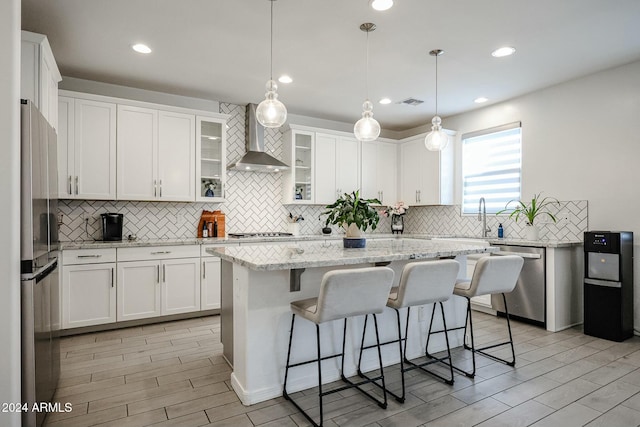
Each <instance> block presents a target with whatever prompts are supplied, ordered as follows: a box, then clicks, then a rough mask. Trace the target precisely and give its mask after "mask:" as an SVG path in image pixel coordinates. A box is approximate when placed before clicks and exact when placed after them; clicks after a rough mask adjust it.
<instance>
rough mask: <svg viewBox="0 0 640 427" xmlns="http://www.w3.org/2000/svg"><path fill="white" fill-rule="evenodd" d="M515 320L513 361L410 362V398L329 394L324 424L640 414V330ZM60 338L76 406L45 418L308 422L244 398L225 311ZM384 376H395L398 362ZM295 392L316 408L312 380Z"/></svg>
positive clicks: (554, 422)
mask: <svg viewBox="0 0 640 427" xmlns="http://www.w3.org/2000/svg"><path fill="white" fill-rule="evenodd" d="M474 319H475V322H474V326H475V329H476V337H477V339H478V340H480V341H482V342H485V343H488V342H493V341H496V340H498V341H500V340H501V339H502V338H504V334H505V333H506V327H505V323H504V322H505V320H504V319H501V318H496V317H493V316H489V315H486V314H482V313H474ZM512 329H513V333H514V339H515V343H516V354H517V363H516V366H515V367H509V366H507V365H504V364H501V363H497V362H493V361H492V360H490V359H487V358H485V357H482V356H479V357H478V358H477V362H478V371H477V375H476V377H475V379H469V378H466V377H464V376H460V375H456V379H455V384H454V385H453V386H448V385H446V384H443V383H442V382H439V381H436V380H435V379H433V378H432V377H430V376H428V375H425V374H423V373H421V372H418V371H412V372H410V373H409V374H408V378H407V391H408V395H407V399H406V401H405V403H404V404H398V403H397V402H395V401H394V400H392V399H391V400H390V401H389V406H388V408H387V409H386V410H383V409H381V408H379V407H378V406H376V405H375V404H374V403H373V402H371V401H370V400H368V399H366V398H365V397H364V396H362V395H361V394H360V393H358V392H357V391H355V390H346V391H342V392H338V393H335V394H331V395H329V396H327V397H326V398H325V409H324V413H325V425H327V426H402V427H410V426H475V425H478V426H482V427H486V426H528V425H533V426H536V427H538V426H540V427H542V426H562V427H570V426H582V425H588V426H638V425H640V337H633V338H632V339H629V340H627V341H625V342H623V343H615V342H612V341H606V340H603V339H598V338H594V337H590V336H587V335H584V334H583V333H582V330H581V328H574V329H569V330H566V331H562V332H558V333H550V332H547V331H545V330H543V329H542V328H539V327H534V326H530V325H527V324H524V323H519V322H515V321H514V322H513V323H512ZM61 345H62V357H63V359H62V369H61V371H62V373H61V380H60V384H59V388H58V390H57V392H56V400H57V401H58V402H61V403H63V404H64V403H71V404H72V405H73V410H72V411H71V412H68V413H55V414H49V416H48V417H47V420H46V424H45V425H46V426H48V427H58V426H64V427H80V426H118V427H126V426H131V427H133V426H205V425H206V426H230V427H231V426H233V427H236V426H238V427H243V426H258V425H259V426H306V425H309V423H308V422H307V421H306V420H305V419H304V417H303V416H302V415H301V414H299V413H298V412H297V411H296V409H295V408H294V407H293V405H291V403H289V402H287V401H285V400H284V399H283V398H277V399H272V400H270V401H267V402H263V403H260V404H257V405H253V406H250V407H245V406H243V405H242V404H241V403H240V402H239V400H238V398H237V397H236V395H235V393H234V392H233V391H232V389H231V386H230V383H229V375H230V369H229V367H228V365H227V364H226V363H225V361H224V360H223V358H222V345H221V344H220V320H219V317H218V316H211V317H203V318H198V319H190V320H182V321H174V322H167V323H160V324H155V325H149V326H140V327H133V328H127V329H120V330H115V331H107V332H98V333H91V334H84V335H77V336H72V337H67V338H63V339H62V343H61ZM499 353H500V355H504V354H506V350H500V351H499ZM454 359H455V362H456V363H457V364H462V365H467V366H468V364H469V363H470V359H469V352H468V351H464V350H462V349H456V350H455V351H454ZM385 375H386V376H387V381H388V384H389V386H390V387H397V386H398V379H399V376H398V372H397V366H396V367H390V368H389V369H385ZM334 384H335V385H334ZM337 385H340V384H339V383H333V384H331V385H329V386H328V387H331V386H337ZM373 392H377V390H373ZM294 396H295V397H297V398H298V399H300V404H301V405H302V406H303V407H305V408H308V409H309V411H310V412H311V413H312V414H313V415H317V413H318V408H317V397H316V395H315V394H314V390H307V391H305V392H301V393H296V394H295V395H294Z"/></svg>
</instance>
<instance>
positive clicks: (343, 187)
mask: <svg viewBox="0 0 640 427" xmlns="http://www.w3.org/2000/svg"><path fill="white" fill-rule="evenodd" d="M359 159H360V142H359V141H358V140H357V139H355V138H350V137H347V136H342V135H335V134H329V133H316V152H315V163H316V165H317V167H316V168H315V182H316V194H315V196H316V197H315V203H317V204H323V205H328V204H331V203H333V202H335V201H336V199H337V198H338V197H340V195H342V194H344V193H351V192H352V191H355V190H357V189H359V188H360V162H359Z"/></svg>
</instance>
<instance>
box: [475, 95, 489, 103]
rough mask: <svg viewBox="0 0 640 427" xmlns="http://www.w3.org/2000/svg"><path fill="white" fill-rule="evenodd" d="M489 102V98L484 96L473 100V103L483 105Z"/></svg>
mask: <svg viewBox="0 0 640 427" xmlns="http://www.w3.org/2000/svg"><path fill="white" fill-rule="evenodd" d="M488 100H489V98H485V97H484V96H481V97H479V98H476V99H474V100H473V102H475V103H476V104H482V103H483V102H487V101H488Z"/></svg>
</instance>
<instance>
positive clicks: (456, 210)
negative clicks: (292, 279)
mask: <svg viewBox="0 0 640 427" xmlns="http://www.w3.org/2000/svg"><path fill="white" fill-rule="evenodd" d="M220 112H221V113H225V114H229V115H230V119H229V121H228V123H227V124H228V129H227V162H228V163H229V164H231V163H235V162H236V161H237V160H238V159H239V158H240V157H241V156H242V155H244V153H245V151H246V148H245V138H244V133H245V124H244V123H245V107H244V106H240V105H234V104H225V103H220ZM265 149H266V150H267V151H268V152H269V153H270V154H271V155H272V156H274V157H276V158H278V159H282V155H283V153H282V150H283V144H282V133H281V132H280V130H279V129H265ZM226 196H227V198H226V202H225V203H224V204H212V203H173V202H127V201H87V200H61V201H60V202H59V205H58V206H59V209H60V213H61V214H62V216H63V218H62V225H61V226H60V240H61V241H81V240H92V239H100V238H101V237H102V230H101V226H100V214H101V213H104V212H119V213H122V214H124V225H123V235H124V236H127V235H129V234H134V235H136V236H137V237H138V238H139V239H142V240H148V239H179V238H191V237H195V236H196V231H197V230H196V229H197V225H198V221H199V219H200V214H201V213H202V210H203V209H206V210H215V209H221V210H222V211H223V212H224V213H225V214H226V224H225V225H226V231H227V233H233V232H252V231H288V217H289V213H291V214H292V215H294V216H302V217H304V221H301V222H300V233H301V234H320V233H321V229H322V227H323V226H324V217H322V216H321V214H322V212H323V211H324V206H302V205H283V204H282V176H281V174H267V173H255V172H242V171H229V172H228V173H227V186H226ZM564 210H565V211H567V212H570V215H569V216H570V220H569V221H559V223H558V224H543V227H541V237H542V238H548V239H556V238H557V239H576V238H581V236H582V232H583V231H585V230H586V229H587V218H588V215H587V202H586V201H578V202H566V205H565V209H564ZM85 218H88V219H89V221H88V222H86V223H85V220H84V219H85ZM487 221H488V224H489V226H490V227H491V229H492V230H493V231H492V233H493V234H492V235H497V232H496V230H497V227H498V222H497V218H496V217H495V216H493V215H490V216H488V217H487ZM503 226H504V227H505V237H524V235H525V232H524V227H523V226H522V225H521V224H516V223H512V221H510V220H505V222H503ZM480 228H481V227H480V225H478V222H477V218H476V217H475V216H461V215H460V207H459V206H423V207H412V208H411V209H409V212H408V213H407V215H406V217H405V232H409V233H428V234H455V235H467V236H474V235H479V233H480ZM333 229H334V232H342V230H339V229H337V227H335V226H333ZM390 230H391V221H390V219H389V218H385V217H381V218H380V223H379V224H378V227H377V229H376V230H375V231H372V230H368V231H367V232H368V233H371V232H375V233H389V232H390Z"/></svg>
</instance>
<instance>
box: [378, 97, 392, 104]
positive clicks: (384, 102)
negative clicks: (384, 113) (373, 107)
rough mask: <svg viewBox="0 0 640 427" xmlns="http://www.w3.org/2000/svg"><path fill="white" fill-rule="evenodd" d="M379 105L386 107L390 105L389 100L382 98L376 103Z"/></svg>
mask: <svg viewBox="0 0 640 427" xmlns="http://www.w3.org/2000/svg"><path fill="white" fill-rule="evenodd" d="M378 102H379V103H380V104H382V105H387V104H391V100H390V99H389V98H382V99H381V100H380V101H378Z"/></svg>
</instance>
